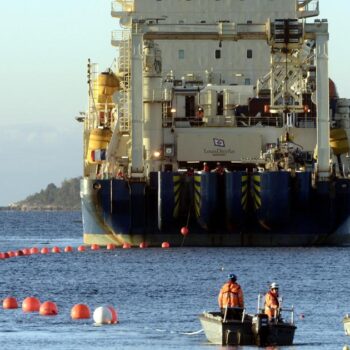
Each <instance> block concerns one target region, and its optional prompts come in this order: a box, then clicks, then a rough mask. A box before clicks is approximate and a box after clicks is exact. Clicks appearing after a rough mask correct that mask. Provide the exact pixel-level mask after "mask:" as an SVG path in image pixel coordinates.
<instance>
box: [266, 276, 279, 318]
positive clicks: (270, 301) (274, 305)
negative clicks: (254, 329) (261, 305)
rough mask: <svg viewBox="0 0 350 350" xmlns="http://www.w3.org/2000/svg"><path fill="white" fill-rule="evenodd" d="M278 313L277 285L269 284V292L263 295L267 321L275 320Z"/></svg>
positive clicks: (274, 283)
mask: <svg viewBox="0 0 350 350" xmlns="http://www.w3.org/2000/svg"><path fill="white" fill-rule="evenodd" d="M279 312H280V303H279V301H278V284H277V283H276V282H273V283H271V285H270V290H269V291H268V292H267V293H266V295H265V314H266V315H267V316H268V317H269V320H271V319H273V318H277V317H278V316H279Z"/></svg>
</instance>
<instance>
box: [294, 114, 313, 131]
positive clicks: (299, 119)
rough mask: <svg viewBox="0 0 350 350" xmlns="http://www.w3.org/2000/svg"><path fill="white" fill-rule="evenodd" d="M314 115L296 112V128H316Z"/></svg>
mask: <svg viewBox="0 0 350 350" xmlns="http://www.w3.org/2000/svg"><path fill="white" fill-rule="evenodd" d="M316 123H317V121H316V117H315V116H312V115H311V116H310V115H300V114H297V115H296V117H295V127H296V128H316Z"/></svg>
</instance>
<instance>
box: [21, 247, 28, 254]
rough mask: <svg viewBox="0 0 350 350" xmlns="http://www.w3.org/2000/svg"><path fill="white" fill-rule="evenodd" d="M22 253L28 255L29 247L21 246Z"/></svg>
mask: <svg viewBox="0 0 350 350" xmlns="http://www.w3.org/2000/svg"><path fill="white" fill-rule="evenodd" d="M22 251H23V255H30V249H29V248H23V249H22Z"/></svg>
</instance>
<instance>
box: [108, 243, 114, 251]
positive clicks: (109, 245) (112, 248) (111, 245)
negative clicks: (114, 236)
mask: <svg viewBox="0 0 350 350" xmlns="http://www.w3.org/2000/svg"><path fill="white" fill-rule="evenodd" d="M114 249H115V244H113V243H108V244H107V250H114Z"/></svg>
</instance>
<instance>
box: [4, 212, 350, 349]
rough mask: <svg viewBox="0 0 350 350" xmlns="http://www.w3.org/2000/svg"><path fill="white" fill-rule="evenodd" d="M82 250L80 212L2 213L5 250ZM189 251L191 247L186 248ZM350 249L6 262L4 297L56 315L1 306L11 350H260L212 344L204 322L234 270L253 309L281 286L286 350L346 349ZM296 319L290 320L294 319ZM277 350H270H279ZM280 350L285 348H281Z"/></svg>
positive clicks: (161, 252)
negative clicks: (107, 321) (96, 318)
mask: <svg viewBox="0 0 350 350" xmlns="http://www.w3.org/2000/svg"><path fill="white" fill-rule="evenodd" d="M81 243H82V223H81V216H80V213H79V212H34V213H31V212H4V211H3V212H0V251H8V250H18V249H21V248H25V247H29V248H30V247H33V246H37V247H39V248H41V247H44V246H47V247H50V248H51V247H53V246H59V247H60V248H62V250H63V248H64V247H65V246H66V245H72V246H74V247H77V246H78V245H79V244H81ZM185 244H186V242H185ZM349 266H350V254H349V248H332V247H329V248H190V247H182V248H170V249H161V248H148V249H139V248H133V249H125V250H123V249H116V250H114V251H107V250H105V249H101V250H99V251H91V250H87V251H86V252H77V251H76V250H75V251H74V252H72V253H60V254H52V253H50V254H48V255H40V254H38V255H32V256H22V257H15V258H10V259H6V260H0V276H1V284H0V299H1V301H2V299H3V298H5V297H6V296H14V297H16V298H17V299H18V300H19V301H22V300H23V299H24V298H26V297H27V296H32V295H33V296H36V297H38V298H39V299H40V300H41V301H42V302H43V301H46V300H51V301H54V302H56V304H57V306H58V309H59V313H58V315H57V316H52V317H45V316H39V315H38V314H37V313H30V314H25V313H23V312H22V310H21V309H20V308H19V309H16V310H3V309H2V308H0V345H1V348H2V349H7V350H9V349H16V350H20V349H57V350H58V349H60V350H61V349H62V350H63V349H64V350H68V349H87V350H89V349H91V350H92V349H93V350H96V349H104V350H107V349H154V350H157V349H159V350H160V349H162V350H164V349H188V350H189V349H191V350H192V349H206V350H211V349H212V350H216V349H223V348H224V349H253V347H238V348H235V347H221V346H217V345H211V344H209V343H208V342H207V341H206V338H205V335H204V334H203V332H200V330H201V325H200V322H199V320H198V315H199V314H200V313H202V312H203V311H205V310H206V311H214V310H217V309H218V305H217V295H218V293H219V290H220V287H221V285H222V284H223V283H224V282H225V281H226V279H227V275H228V274H229V273H235V274H236V275H237V276H238V282H239V283H240V284H241V286H242V288H243V291H244V296H245V305H246V308H247V312H249V313H255V312H256V308H257V296H258V294H259V293H261V294H263V293H265V292H266V290H267V288H268V285H269V283H270V282H272V281H276V282H278V283H279V285H280V293H281V295H282V296H283V305H284V306H285V307H291V306H292V305H293V306H294V308H295V321H296V325H297V327H298V328H297V331H296V335H295V339H294V340H295V344H294V345H293V346H290V347H279V349H298V350H303V349H305V350H307V349H317V350H318V349H327V350H332V349H342V348H343V346H344V345H345V344H350V338H349V337H346V336H345V335H344V330H343V324H342V319H343V317H344V315H345V314H346V313H348V312H349V313H350V278H349V274H348V268H349ZM77 303H85V304H87V305H89V307H90V309H91V312H93V310H94V309H95V308H96V307H98V306H101V305H106V304H110V305H113V306H114V307H115V308H116V309H117V312H118V316H119V320H120V323H119V324H117V325H111V326H95V325H94V324H93V320H92V319H90V320H79V321H73V320H71V318H70V310H71V308H72V307H73V306H74V305H75V304H77ZM286 316H288V315H286ZM270 349H271V348H270ZM273 349H277V348H273Z"/></svg>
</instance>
